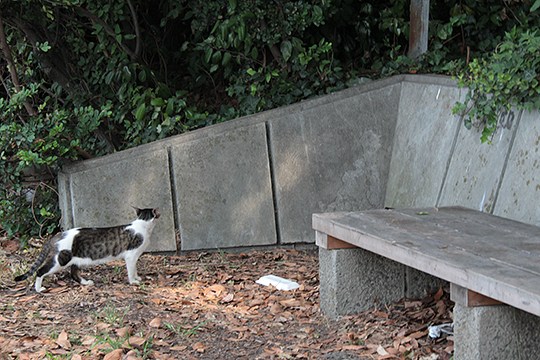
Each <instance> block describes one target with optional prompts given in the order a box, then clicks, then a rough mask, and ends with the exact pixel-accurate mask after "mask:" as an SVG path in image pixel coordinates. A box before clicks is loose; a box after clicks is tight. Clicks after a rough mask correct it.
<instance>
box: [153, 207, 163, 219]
mask: <svg viewBox="0 0 540 360" xmlns="http://www.w3.org/2000/svg"><path fill="white" fill-rule="evenodd" d="M158 210H159V209H158V208H155V209H152V214H153V215H154V218H155V219H157V218H159V217H160V215H161V214H160V213H159V211H158Z"/></svg>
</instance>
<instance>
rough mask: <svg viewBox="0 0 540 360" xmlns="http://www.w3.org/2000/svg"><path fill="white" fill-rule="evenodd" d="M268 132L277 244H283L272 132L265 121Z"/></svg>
mask: <svg viewBox="0 0 540 360" xmlns="http://www.w3.org/2000/svg"><path fill="white" fill-rule="evenodd" d="M264 126H265V133H266V153H267V155H268V169H269V171H270V188H271V191H272V206H273V207H274V224H275V229H276V244H277V245H280V244H281V226H280V223H279V214H278V204H277V197H276V194H277V191H276V176H275V167H274V158H273V156H272V135H271V134H270V123H269V122H268V121H266V122H265V123H264Z"/></svg>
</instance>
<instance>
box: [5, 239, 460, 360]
mask: <svg viewBox="0 0 540 360" xmlns="http://www.w3.org/2000/svg"><path fill="white" fill-rule="evenodd" d="M1 251H2V249H1V248H0V264H1V261H5V264H6V270H5V271H7V272H9V269H10V267H9V266H10V265H9V262H10V261H12V260H17V261H18V263H17V266H13V269H15V268H20V266H21V264H20V259H21V257H20V256H18V255H17V256H12V257H4V258H2V252H1ZM35 251H36V252H38V251H39V249H38V248H36V249H35ZM200 255H201V254H200V253H197V252H193V253H185V254H182V255H181V256H160V255H151V254H146V255H144V256H143V257H141V259H139V261H138V271H139V273H140V274H141V275H143V278H144V284H145V286H141V287H134V286H130V285H129V284H127V281H126V276H127V275H126V271H125V266H124V264H123V263H122V262H119V263H117V264H116V265H100V266H97V267H93V268H89V269H85V270H83V275H86V273H88V278H92V279H94V281H95V282H96V283H97V284H99V286H97V285H96V286H92V287H81V286H78V285H77V284H75V283H74V282H73V281H71V279H70V277H69V272H64V273H59V274H57V275H55V276H51V277H48V278H47V279H46V283H45V286H46V287H47V288H49V289H59V290H55V292H53V293H50V294H49V295H48V296H43V295H40V294H35V293H33V292H32V291H33V290H32V288H31V287H28V284H27V283H26V284H24V286H20V287H17V288H11V289H7V288H4V289H2V288H0V327H1V329H2V332H0V349H1V350H0V352H1V353H2V356H3V355H4V354H6V358H19V359H25V358H27V359H32V360H33V359H43V358H47V356H49V357H51V356H53V357H58V358H69V357H70V356H71V357H73V358H74V359H75V360H78V356H77V355H79V356H80V357H82V358H84V359H103V358H104V356H108V358H107V359H110V358H113V359H114V358H115V357H116V358H122V359H126V360H127V359H128V358H132V359H134V358H137V359H141V357H142V356H143V355H142V354H143V351H147V350H150V352H146V354H148V356H149V358H153V359H158V360H159V359H186V360H188V359H189V360H191V359H198V358H202V357H204V358H207V359H220V358H223V357H224V354H227V355H228V354H234V357H235V358H238V359H255V358H280V357H281V358H294V359H320V358H324V357H326V356H328V358H332V357H333V355H334V354H336V355H337V354H339V352H345V351H346V352H348V353H350V355H351V357H352V358H361V356H363V355H364V354H365V357H366V358H372V359H383V358H389V359H400V358H407V356H408V355H407V354H411V353H413V352H414V356H415V359H419V358H421V357H422V356H429V355H430V354H437V355H439V360H449V359H450V357H451V356H452V352H453V338H452V337H451V336H448V337H445V338H441V339H438V340H437V341H430V339H428V338H427V336H422V335H423V334H425V333H426V326H427V324H434V323H436V324H440V323H446V322H451V321H452V318H451V311H452V306H453V304H452V303H451V302H450V301H449V299H448V291H447V289H444V291H443V292H442V295H441V297H440V298H438V299H436V297H438V296H439V295H438V294H435V295H431V297H426V298H425V299H422V300H421V301H420V300H417V299H409V300H407V301H400V302H396V303H393V304H388V305H387V306H385V307H384V308H379V309H375V310H370V311H365V312H363V313H361V314H358V315H352V316H346V317H343V318H341V319H340V320H339V321H334V320H331V319H328V318H326V317H325V316H324V315H323V314H322V313H321V311H320V308H319V280H318V257H317V253H316V252H315V251H311V250H308V251H303V250H302V251H298V250H290V249H271V250H264V251H258V250H257V251H250V252H248V253H244V254H239V253H230V254H227V253H206V254H204V255H202V256H200ZM25 258H29V259H30V258H33V256H25ZM29 261H30V260H29ZM254 264H255V265H254ZM28 265H31V264H28ZM299 269H302V271H301V272H300V271H298V270H299ZM261 273H272V274H276V276H281V277H284V278H291V279H295V280H296V281H301V283H302V286H301V287H300V288H299V289H297V290H295V291H294V292H286V291H277V290H275V289H273V288H266V287H261V286H259V285H257V284H255V283H254V279H257V278H258V277H260V275H261ZM8 275H11V274H8ZM439 301H441V303H438V302H439ZM443 305H444V306H443ZM66 309H67V310H66ZM62 331H64V332H65V334H61V336H59V337H58V338H59V343H60V344H59V343H58V342H57V341H56V339H51V336H50V334H51V333H61V332H62ZM130 334H131V335H136V336H131V337H130ZM63 340H65V341H66V342H63ZM75 340H77V342H75ZM67 342H70V344H69V345H70V346H71V348H69V350H68V349H66V348H64V346H66V347H67V346H68V344H67ZM61 344H63V346H62V345H61ZM147 345H148V346H147ZM150 345H151V347H150ZM113 346H115V347H120V349H117V350H115V352H112V351H111V347H113ZM379 347H381V348H382V349H383V350H384V351H386V352H387V354H388V355H380V354H378V352H377V350H379V351H381V349H380V348H379ZM381 352H382V351H381ZM0 357H1V356H0Z"/></svg>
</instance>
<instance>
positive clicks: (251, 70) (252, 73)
mask: <svg viewBox="0 0 540 360" xmlns="http://www.w3.org/2000/svg"><path fill="white" fill-rule="evenodd" d="M246 72H247V73H248V75H249V76H253V75H255V74H256V73H257V72H256V71H255V70H253V69H252V68H249V69H247V70H246Z"/></svg>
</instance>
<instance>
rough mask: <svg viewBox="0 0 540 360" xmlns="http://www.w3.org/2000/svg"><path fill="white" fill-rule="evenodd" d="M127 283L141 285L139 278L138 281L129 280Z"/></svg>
mask: <svg viewBox="0 0 540 360" xmlns="http://www.w3.org/2000/svg"><path fill="white" fill-rule="evenodd" d="M129 283H130V284H131V285H140V284H141V282H140V278H139V280H137V279H133V280H130V281H129Z"/></svg>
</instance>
